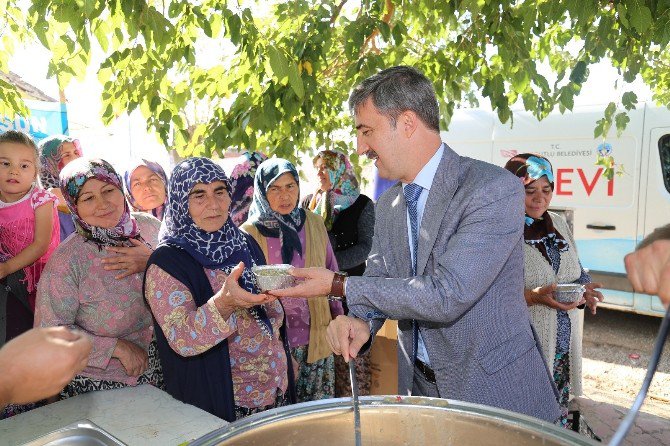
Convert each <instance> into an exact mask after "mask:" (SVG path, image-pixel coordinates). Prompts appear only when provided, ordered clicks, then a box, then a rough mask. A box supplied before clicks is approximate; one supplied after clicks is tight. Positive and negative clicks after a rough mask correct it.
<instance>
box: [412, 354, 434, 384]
mask: <svg viewBox="0 0 670 446" xmlns="http://www.w3.org/2000/svg"><path fill="white" fill-rule="evenodd" d="M414 366H415V367H416V368H417V369H419V371H420V372H421V373H422V374H423V377H424V378H426V381H428V382H429V383H431V384H435V383H436V382H437V381H435V372H433V369H431V368H430V367H429V366H428V365H427V364H426V363H425V362H423V361H421V360H420V359H415V360H414Z"/></svg>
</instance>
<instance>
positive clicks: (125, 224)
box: [60, 158, 143, 249]
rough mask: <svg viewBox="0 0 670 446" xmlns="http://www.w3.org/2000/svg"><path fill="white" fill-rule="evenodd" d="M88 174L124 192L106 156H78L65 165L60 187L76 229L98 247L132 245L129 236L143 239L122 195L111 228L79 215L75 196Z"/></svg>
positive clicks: (117, 175)
mask: <svg viewBox="0 0 670 446" xmlns="http://www.w3.org/2000/svg"><path fill="white" fill-rule="evenodd" d="M91 178H94V179H96V180H99V181H102V182H104V183H107V184H111V185H112V186H115V187H118V188H119V191H121V193H122V194H123V185H122V183H121V176H120V175H119V174H118V173H116V171H115V170H114V168H113V167H112V166H111V165H110V164H109V163H108V162H107V161H105V160H102V159H85V158H78V159H76V160H74V161H72V162H71V163H69V164H68V165H67V166H65V167H64V168H63V170H62V171H61V173H60V190H61V192H62V193H63V198H65V203H66V204H67V207H68V209H69V210H70V213H71V214H72V219H73V220H74V226H75V228H76V230H77V233H79V234H80V235H81V236H83V237H84V238H85V239H86V240H88V241H91V242H93V243H95V244H96V245H98V248H100V249H102V248H103V247H105V246H132V243H130V242H129V239H131V238H134V239H137V240H141V241H143V240H142V238H141V237H140V230H139V228H138V226H137V222H136V221H135V218H133V217H132V215H130V208H129V206H128V202H127V201H126V200H125V199H124V200H123V214H122V215H121V219H120V220H119V222H118V223H117V224H116V226H114V227H112V228H100V227H97V226H91V225H90V224H88V223H86V222H85V221H84V220H83V219H82V218H81V217H80V216H79V211H78V210H77V199H78V198H79V194H80V193H81V189H82V187H83V186H84V183H86V181H88V180H90V179H91Z"/></svg>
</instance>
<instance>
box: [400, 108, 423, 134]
mask: <svg viewBox="0 0 670 446" xmlns="http://www.w3.org/2000/svg"><path fill="white" fill-rule="evenodd" d="M397 122H398V125H399V126H401V127H400V128H401V130H402V131H403V134H404V135H405V138H408V139H409V138H411V137H412V135H413V134H414V132H415V131H416V129H417V127H418V125H419V117H418V116H417V115H416V113H414V112H413V111H411V110H407V111H404V112H402V113H401V114H400V116H398V121H397Z"/></svg>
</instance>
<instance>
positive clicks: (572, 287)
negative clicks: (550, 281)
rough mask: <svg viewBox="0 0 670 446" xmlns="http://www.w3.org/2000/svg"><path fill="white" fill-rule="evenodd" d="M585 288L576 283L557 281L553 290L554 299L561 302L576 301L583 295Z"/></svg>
mask: <svg viewBox="0 0 670 446" xmlns="http://www.w3.org/2000/svg"><path fill="white" fill-rule="evenodd" d="M584 291H586V288H585V287H584V285H580V284H578V283H559V284H558V285H556V290H555V291H554V299H556V301H557V302H561V303H574V302H578V301H579V300H580V299H581V298H582V296H583V295H584Z"/></svg>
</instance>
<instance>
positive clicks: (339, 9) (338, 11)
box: [330, 0, 348, 25]
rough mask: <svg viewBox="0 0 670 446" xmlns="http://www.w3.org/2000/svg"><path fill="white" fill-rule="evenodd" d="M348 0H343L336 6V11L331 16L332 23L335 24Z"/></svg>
mask: <svg viewBox="0 0 670 446" xmlns="http://www.w3.org/2000/svg"><path fill="white" fill-rule="evenodd" d="M347 1H348V0H342V1H341V2H340V4H339V5H337V7H335V12H334V13H333V16H332V17H331V18H330V24H331V25H334V24H335V20H337V18H338V17H339V15H340V13H341V12H342V7H343V6H344V4H345V3H347Z"/></svg>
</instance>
